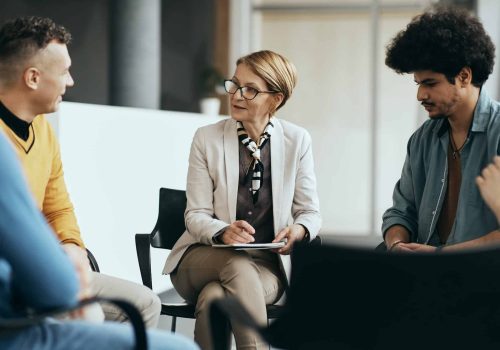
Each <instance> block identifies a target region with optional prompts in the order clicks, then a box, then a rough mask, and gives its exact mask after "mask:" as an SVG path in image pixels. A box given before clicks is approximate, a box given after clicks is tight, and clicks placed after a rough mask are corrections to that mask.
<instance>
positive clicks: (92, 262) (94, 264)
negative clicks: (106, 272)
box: [86, 248, 101, 272]
mask: <svg viewBox="0 0 500 350" xmlns="http://www.w3.org/2000/svg"><path fill="white" fill-rule="evenodd" d="M86 250H87V257H88V258H89V265H90V268H91V269H92V271H94V272H101V271H100V270H99V264H98V263H97V260H96V258H95V256H94V254H92V252H91V251H90V250H88V248H87V249H86Z"/></svg>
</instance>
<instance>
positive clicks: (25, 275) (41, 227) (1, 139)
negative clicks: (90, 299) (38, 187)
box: [0, 132, 78, 310]
mask: <svg viewBox="0 0 500 350" xmlns="http://www.w3.org/2000/svg"><path fill="white" fill-rule="evenodd" d="M0 260H3V261H4V264H5V263H6V264H7V265H9V266H10V273H11V277H10V284H11V291H12V293H14V294H15V298H16V301H18V302H20V303H21V305H22V306H25V307H30V308H33V309H35V310H41V309H48V308H54V307H64V306H70V305H74V304H76V302H77V293H78V281H77V277H76V274H75V272H74V269H73V266H72V264H71V262H70V261H69V259H68V258H67V256H66V254H65V253H64V252H63V250H62V249H61V247H60V246H59V244H58V241H57V239H56V237H55V235H54V233H53V232H52V231H51V229H50V228H49V226H48V225H47V223H46V221H45V219H44V218H43V216H42V215H41V213H40V212H39V211H38V209H37V208H36V206H35V203H34V201H33V199H32V198H31V195H30V193H29V192H28V189H27V185H26V182H25V179H24V174H23V173H22V172H21V169H20V165H19V163H18V160H17V159H16V155H15V153H14V150H13V148H12V147H11V145H10V144H9V143H8V141H7V140H6V139H5V136H4V135H3V134H2V133H1V132H0ZM1 277H3V278H4V279H5V277H7V279H8V277H9V276H0V278H1ZM3 302H6V301H5V300H3Z"/></svg>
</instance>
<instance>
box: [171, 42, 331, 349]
mask: <svg viewBox="0 0 500 350" xmlns="http://www.w3.org/2000/svg"><path fill="white" fill-rule="evenodd" d="M295 84H296V70H295V67H294V65H293V64H292V63H291V62H289V61H288V60H287V59H286V58H285V57H283V56H281V55H279V54H277V53H274V52H272V51H259V52H255V53H252V54H249V55H247V56H244V57H242V58H240V59H239V60H238V61H237V62H236V71H235V72H234V75H233V77H232V78H231V79H229V80H226V81H225V88H226V91H227V93H228V94H230V97H231V118H230V119H227V120H223V121H221V122H218V123H216V124H213V125H209V126H206V127H202V128H200V129H198V131H197V132H196V134H195V136H194V139H193V143H192V146H191V154H190V158H189V171H188V179H187V209H186V213H185V221H186V228H187V230H186V232H185V233H184V234H183V235H182V236H181V238H180V239H179V241H178V242H177V243H176V245H175V246H174V248H173V250H172V252H171V254H170V256H169V257H168V259H167V262H166V264H165V269H164V273H166V274H170V275H171V280H172V283H173V285H174V287H175V288H176V290H177V291H178V292H179V294H180V295H181V296H182V297H184V298H185V299H186V300H187V301H189V302H191V303H193V304H195V305H196V324H195V340H196V341H197V342H198V344H199V345H200V346H201V348H203V349H210V348H211V347H212V346H211V339H210V327H209V320H208V306H209V304H210V302H211V301H213V300H214V299H216V298H221V297H224V296H225V295H232V296H235V297H237V298H238V299H239V300H241V302H242V303H243V305H244V306H245V307H246V308H247V309H248V310H249V311H250V313H251V314H252V315H253V316H254V317H255V319H256V320H258V321H259V322H261V323H262V324H265V323H266V320H267V315H266V304H272V303H275V302H276V301H277V300H278V299H279V298H280V297H281V296H282V294H283V292H284V289H285V286H286V283H287V282H286V280H287V278H286V273H285V271H286V270H287V267H288V266H289V261H288V260H287V258H288V256H287V255H288V254H289V253H290V251H291V249H292V246H293V243H294V242H296V241H301V240H310V239H312V238H314V237H315V236H316V235H317V233H318V231H319V229H320V225H321V217H320V213H319V204H318V196H317V192H316V178H315V174H314V164H313V156H312V149H311V138H310V136H309V134H308V133H307V131H305V130H304V129H302V128H300V127H298V126H296V125H294V124H291V123H289V122H286V121H283V120H279V119H277V118H276V117H274V114H275V112H276V111H277V110H278V109H279V108H281V107H282V106H283V105H284V104H285V103H286V101H287V100H288V98H289V97H290V96H291V94H292V90H293V88H294V87H295ZM283 239H286V241H287V243H286V245H285V246H284V247H282V248H279V249H276V250H273V251H272V250H244V251H242V250H233V249H216V248H212V247H211V245H212V244H213V243H225V244H231V243H254V242H255V243H264V242H278V241H280V240H283ZM232 331H233V333H234V337H235V340H236V345H237V347H238V349H264V348H266V349H267V345H266V344H264V343H263V342H262V340H261V339H259V338H258V337H257V335H256V334H255V333H254V332H252V331H250V330H248V329H246V328H244V327H240V326H238V325H236V324H235V325H233V326H232Z"/></svg>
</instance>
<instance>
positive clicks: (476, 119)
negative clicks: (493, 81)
mask: <svg viewBox="0 0 500 350" xmlns="http://www.w3.org/2000/svg"><path fill="white" fill-rule="evenodd" d="M490 109H491V99H490V97H489V96H488V93H487V92H486V91H484V89H481V92H480V93H479V98H478V99H477V104H476V108H475V109H474V116H473V117H472V125H471V126H470V129H469V132H484V131H486V128H487V126H488V123H489V121H490V118H491V113H490ZM439 123H440V124H438V127H437V134H438V136H439V137H441V136H442V135H443V134H444V133H445V132H446V131H447V130H448V129H449V127H450V124H449V122H448V119H447V118H443V119H441V120H440V121H439Z"/></svg>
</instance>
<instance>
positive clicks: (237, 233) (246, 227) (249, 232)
mask: <svg viewBox="0 0 500 350" xmlns="http://www.w3.org/2000/svg"><path fill="white" fill-rule="evenodd" d="M254 234H255V229H254V228H253V227H252V225H250V224H249V223H248V222H246V221H245V220H238V221H235V222H233V223H232V224H231V225H229V226H228V228H226V230H225V231H224V233H223V234H222V235H221V240H222V242H223V243H224V244H235V243H252V242H254V241H255V238H253V235H254Z"/></svg>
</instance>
